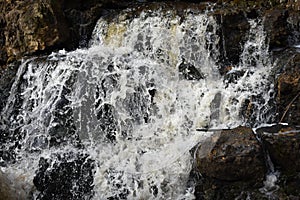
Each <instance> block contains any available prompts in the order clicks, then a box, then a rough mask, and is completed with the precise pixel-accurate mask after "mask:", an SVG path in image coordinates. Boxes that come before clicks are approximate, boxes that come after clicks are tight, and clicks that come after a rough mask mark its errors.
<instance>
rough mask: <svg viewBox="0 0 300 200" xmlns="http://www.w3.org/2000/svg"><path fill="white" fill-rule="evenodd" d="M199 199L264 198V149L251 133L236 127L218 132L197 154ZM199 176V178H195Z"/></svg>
mask: <svg viewBox="0 0 300 200" xmlns="http://www.w3.org/2000/svg"><path fill="white" fill-rule="evenodd" d="M196 163H197V167H196V168H195V170H194V172H193V173H194V174H193V175H192V178H194V181H195V182H196V189H195V195H196V198H197V199H235V198H237V199H245V198H247V196H250V197H253V198H255V197H259V199H264V198H265V197H264V196H263V195H262V194H260V192H259V188H261V187H262V186H263V180H264V177H265V173H266V171H267V169H266V165H265V161H264V154H263V149H262V147H261V145H260V143H259V142H258V141H257V139H256V137H255V135H254V133H253V131H252V129H250V128H247V127H237V128H235V129H232V130H223V131H216V132H215V133H214V134H213V135H212V136H211V137H210V138H208V139H207V140H205V141H204V142H202V143H201V144H200V145H199V148H198V149H197V150H196ZM196 174H199V177H200V178H196V179H195V177H197V176H196Z"/></svg>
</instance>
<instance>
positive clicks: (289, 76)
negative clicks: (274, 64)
mask: <svg viewBox="0 0 300 200" xmlns="http://www.w3.org/2000/svg"><path fill="white" fill-rule="evenodd" d="M283 55H285V56H286V58H285V59H283V60H284V61H286V62H285V63H284V65H283V66H284V67H280V68H279V73H280V75H279V76H277V78H276V85H277V95H276V103H277V113H278V121H280V122H287V123H289V124H290V125H299V122H300V53H299V52H298V51H295V50H291V49H288V50H287V51H286V52H283ZM279 59H281V57H280V58H279ZM279 64H280V65H281V64H282V63H281V62H279Z"/></svg>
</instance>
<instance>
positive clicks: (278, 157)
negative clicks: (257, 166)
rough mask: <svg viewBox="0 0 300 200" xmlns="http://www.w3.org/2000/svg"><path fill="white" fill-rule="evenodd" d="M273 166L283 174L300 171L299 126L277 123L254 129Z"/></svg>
mask: <svg viewBox="0 0 300 200" xmlns="http://www.w3.org/2000/svg"><path fill="white" fill-rule="evenodd" d="M256 132H257V133H258V134H259V136H260V138H261V139H262V142H263V144H264V145H265V147H266V149H267V150H268V152H269V154H270V157H271V160H272V161H273V163H274V164H275V167H277V168H280V171H281V172H282V173H284V174H296V173H297V172H300V128H299V127H294V126H287V125H281V124H277V125H274V126H271V127H263V128H259V129H257V131H256Z"/></svg>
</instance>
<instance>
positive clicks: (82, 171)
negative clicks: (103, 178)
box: [33, 152, 95, 200]
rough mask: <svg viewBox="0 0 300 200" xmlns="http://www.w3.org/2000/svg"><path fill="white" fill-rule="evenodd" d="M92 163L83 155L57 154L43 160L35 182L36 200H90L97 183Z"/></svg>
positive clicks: (72, 153)
mask: <svg viewBox="0 0 300 200" xmlns="http://www.w3.org/2000/svg"><path fill="white" fill-rule="evenodd" d="M94 167H95V163H94V161H93V160H91V159H90V158H88V155H86V154H84V153H78V152H76V153H74V152H69V153H64V154H63V155H59V154H55V155H52V156H51V159H45V158H41V159H40V162H39V169H38V170H37V172H36V175H35V177H34V179H33V183H34V185H35V187H36V189H37V190H38V192H37V195H38V196H37V199H40V200H42V199H44V200H46V199H47V200H48V199H56V200H65V199H72V200H81V199H91V198H92V196H93V187H94V186H93V181H94Z"/></svg>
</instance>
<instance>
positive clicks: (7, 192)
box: [0, 171, 26, 200]
mask: <svg viewBox="0 0 300 200" xmlns="http://www.w3.org/2000/svg"><path fill="white" fill-rule="evenodd" d="M25 198H26V193H25V191H24V190H23V189H22V188H21V187H16V185H15V183H12V182H11V181H10V180H9V179H8V178H7V177H6V176H5V174H4V173H3V172H2V171H0V199H1V200H18V199H25Z"/></svg>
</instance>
